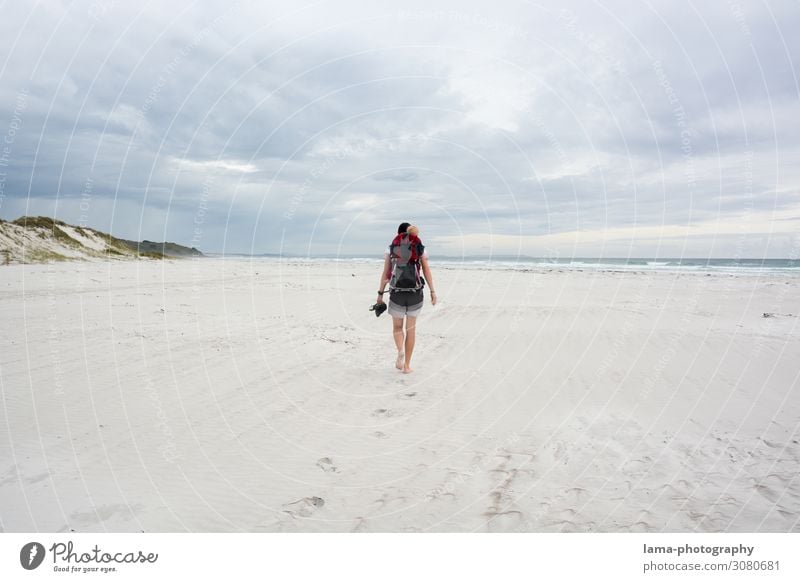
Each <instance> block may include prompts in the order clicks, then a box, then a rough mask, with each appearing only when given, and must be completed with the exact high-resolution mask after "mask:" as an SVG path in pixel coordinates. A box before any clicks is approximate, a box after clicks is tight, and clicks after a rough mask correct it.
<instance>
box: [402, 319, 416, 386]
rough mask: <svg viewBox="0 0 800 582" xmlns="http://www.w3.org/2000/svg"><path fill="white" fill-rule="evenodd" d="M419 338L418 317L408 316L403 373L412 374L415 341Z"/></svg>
mask: <svg viewBox="0 0 800 582" xmlns="http://www.w3.org/2000/svg"><path fill="white" fill-rule="evenodd" d="M416 339H417V318H416V317H406V359H405V362H404V364H403V374H410V373H411V372H413V371H414V370H412V369H411V355H412V354H413V353H414V342H415V341H416Z"/></svg>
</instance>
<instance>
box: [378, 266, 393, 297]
mask: <svg viewBox="0 0 800 582" xmlns="http://www.w3.org/2000/svg"><path fill="white" fill-rule="evenodd" d="M391 272H392V259H391V258H390V257H389V255H386V258H385V259H384V261H383V270H382V271H381V282H380V284H379V285H378V300H377V301H376V303H383V290H384V289H385V288H386V283H388V282H389V276H390V274H391Z"/></svg>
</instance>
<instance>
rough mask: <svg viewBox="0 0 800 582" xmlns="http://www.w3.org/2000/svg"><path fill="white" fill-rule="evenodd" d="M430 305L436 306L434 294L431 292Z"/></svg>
mask: <svg viewBox="0 0 800 582" xmlns="http://www.w3.org/2000/svg"><path fill="white" fill-rule="evenodd" d="M431 305H436V293H434V292H431Z"/></svg>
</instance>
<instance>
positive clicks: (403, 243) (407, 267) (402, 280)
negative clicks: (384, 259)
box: [389, 234, 425, 291]
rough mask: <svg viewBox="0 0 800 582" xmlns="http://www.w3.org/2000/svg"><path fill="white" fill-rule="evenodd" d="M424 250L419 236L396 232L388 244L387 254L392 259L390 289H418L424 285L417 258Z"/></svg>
mask: <svg viewBox="0 0 800 582" xmlns="http://www.w3.org/2000/svg"><path fill="white" fill-rule="evenodd" d="M424 251H425V245H423V244H422V241H421V240H419V237H417V236H414V235H409V234H398V235H397V236H396V237H395V238H394V240H393V241H392V244H390V245H389V256H390V257H391V258H392V259H394V271H393V272H392V278H391V281H389V289H391V290H392V291H419V290H420V289H422V288H423V287H424V286H425V279H423V278H422V277H420V274H419V271H420V265H419V260H420V257H422V253H423V252H424Z"/></svg>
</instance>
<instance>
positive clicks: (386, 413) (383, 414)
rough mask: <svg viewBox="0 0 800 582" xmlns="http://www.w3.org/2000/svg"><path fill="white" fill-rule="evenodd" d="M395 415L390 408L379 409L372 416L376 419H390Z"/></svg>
mask: <svg viewBox="0 0 800 582" xmlns="http://www.w3.org/2000/svg"><path fill="white" fill-rule="evenodd" d="M394 415H395V412H394V411H393V410H389V409H388V408H378V409H377V410H375V411H374V412H373V413H372V416H374V417H375V418H389V417H392V416H394Z"/></svg>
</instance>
